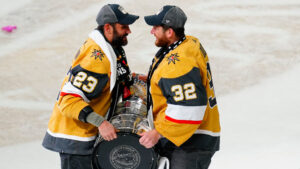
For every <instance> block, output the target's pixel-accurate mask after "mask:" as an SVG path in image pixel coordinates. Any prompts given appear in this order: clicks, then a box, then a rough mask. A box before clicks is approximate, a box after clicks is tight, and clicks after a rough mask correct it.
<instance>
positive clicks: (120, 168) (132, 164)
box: [92, 75, 168, 169]
mask: <svg viewBox="0 0 300 169" xmlns="http://www.w3.org/2000/svg"><path fill="white" fill-rule="evenodd" d="M130 93H131V96H130V98H129V99H126V100H125V101H121V102H118V103H117V105H116V108H115V111H114V112H113V114H112V117H111V118H110V120H109V121H110V122H111V124H112V125H113V126H114V127H115V128H116V129H117V131H118V132H117V139H114V140H112V141H105V140H103V139H102V138H101V136H99V137H98V138H97V141H96V143H95V146H94V151H93V159H92V166H93V169H157V168H163V167H164V168H165V166H168V160H167V159H165V158H160V157H159V155H158V153H157V152H156V150H155V148H150V149H147V148H145V147H144V146H142V145H141V144H140V143H139V137H140V136H139V135H138V134H139V133H142V132H143V131H148V130H150V129H152V128H153V118H152V114H151V113H148V112H147V106H146V104H147V100H146V99H147V95H146V83H145V81H143V80H142V79H139V75H136V76H135V77H134V84H133V85H132V86H131V87H130Z"/></svg>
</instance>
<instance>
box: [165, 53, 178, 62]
mask: <svg viewBox="0 0 300 169" xmlns="http://www.w3.org/2000/svg"><path fill="white" fill-rule="evenodd" d="M178 58H179V56H178V53H174V54H173V53H172V54H171V55H170V56H169V57H168V58H167V59H168V64H170V63H171V62H172V63H173V64H175V62H176V61H180V60H179V59H178Z"/></svg>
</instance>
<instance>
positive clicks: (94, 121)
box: [86, 112, 105, 127]
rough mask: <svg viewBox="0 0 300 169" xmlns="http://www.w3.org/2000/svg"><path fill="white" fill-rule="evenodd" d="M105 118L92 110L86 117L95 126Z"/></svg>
mask: <svg viewBox="0 0 300 169" xmlns="http://www.w3.org/2000/svg"><path fill="white" fill-rule="evenodd" d="M104 120H105V118H104V117H102V116H100V115H99V114H97V113H95V112H92V113H90V114H89V115H88V116H87V117H86V121H87V122H88V123H90V124H92V125H94V126H96V127H99V126H100V125H101V124H102V123H103V121H104Z"/></svg>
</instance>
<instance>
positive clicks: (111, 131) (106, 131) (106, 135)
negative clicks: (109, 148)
mask: <svg viewBox="0 0 300 169" xmlns="http://www.w3.org/2000/svg"><path fill="white" fill-rule="evenodd" d="M98 130H99V133H100V135H101V136H102V138H103V139H104V140H106V141H111V140H113V139H116V138H117V134H116V129H115V127H114V126H113V125H112V124H110V123H109V122H108V121H106V120H105V121H103V122H102V124H101V125H100V126H99V127H98Z"/></svg>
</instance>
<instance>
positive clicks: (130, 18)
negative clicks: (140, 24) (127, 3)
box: [96, 4, 139, 26]
mask: <svg viewBox="0 0 300 169" xmlns="http://www.w3.org/2000/svg"><path fill="white" fill-rule="evenodd" d="M138 18H139V16H137V15H132V14H129V13H128V12H126V11H125V9H124V8H123V7H122V6H121V5H119V4H107V5H104V6H103V7H102V8H101V10H100V11H99V13H98V15H97V18H96V21H97V23H98V25H100V26H101V25H105V24H106V23H119V24H122V25H130V24H133V23H134V22H135V21H136V20H137V19H138Z"/></svg>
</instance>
